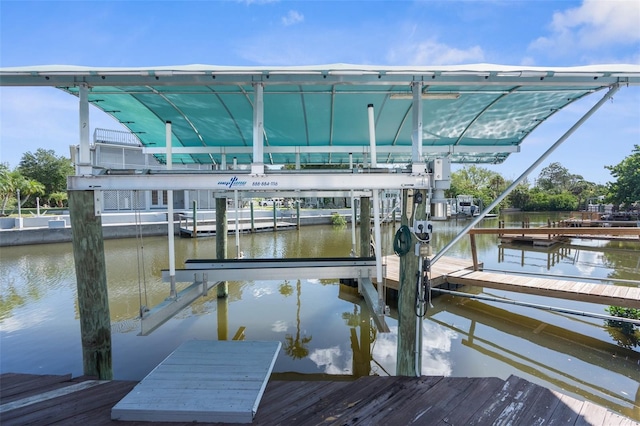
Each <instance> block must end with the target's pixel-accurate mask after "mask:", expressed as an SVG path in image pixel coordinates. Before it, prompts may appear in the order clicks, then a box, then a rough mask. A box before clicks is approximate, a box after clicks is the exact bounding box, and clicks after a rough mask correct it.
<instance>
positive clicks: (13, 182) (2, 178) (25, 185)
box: [0, 164, 44, 214]
mask: <svg viewBox="0 0 640 426" xmlns="http://www.w3.org/2000/svg"><path fill="white" fill-rule="evenodd" d="M18 191H20V200H18V199H17V197H18ZM43 193H44V185H42V184H41V183H40V182H38V181H37V180H35V179H28V178H26V177H24V176H23V175H22V174H21V173H20V171H19V170H17V169H16V170H13V171H10V170H9V168H8V167H7V166H6V165H5V164H3V165H2V166H0V198H1V199H2V212H1V214H5V211H6V209H7V205H8V204H9V200H11V199H15V200H16V203H20V206H22V205H24V204H25V203H26V202H27V201H28V200H29V198H30V197H31V196H37V195H42V194H43Z"/></svg>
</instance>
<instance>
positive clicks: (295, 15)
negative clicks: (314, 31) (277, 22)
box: [282, 10, 304, 27]
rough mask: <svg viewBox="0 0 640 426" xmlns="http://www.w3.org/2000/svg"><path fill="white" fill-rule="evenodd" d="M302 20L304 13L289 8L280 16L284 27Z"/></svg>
mask: <svg viewBox="0 0 640 426" xmlns="http://www.w3.org/2000/svg"><path fill="white" fill-rule="evenodd" d="M302 21H304V15H303V14H302V13H300V12H298V11H295V10H290V11H289V13H287V14H286V15H285V16H283V17H282V24H283V25H284V26H285V27H288V26H289V25H294V24H299V23H300V22H302Z"/></svg>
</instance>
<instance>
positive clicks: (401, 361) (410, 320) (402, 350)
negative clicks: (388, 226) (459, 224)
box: [396, 189, 428, 376]
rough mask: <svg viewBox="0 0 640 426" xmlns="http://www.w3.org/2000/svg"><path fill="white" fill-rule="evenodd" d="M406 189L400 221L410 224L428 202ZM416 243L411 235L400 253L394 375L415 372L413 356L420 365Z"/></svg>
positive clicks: (422, 214) (423, 213) (420, 217)
mask: <svg viewBox="0 0 640 426" xmlns="http://www.w3.org/2000/svg"><path fill="white" fill-rule="evenodd" d="M408 191H409V190H407V189H403V190H402V210H403V211H402V222H401V223H402V225H405V226H409V227H411V224H412V223H413V220H414V219H415V220H425V219H426V214H427V213H426V209H425V207H424V203H425V202H428V199H427V197H426V194H425V191H417V190H414V191H413V198H409V197H408ZM418 192H421V193H422V199H423V202H422V204H419V205H418V207H417V208H415V209H414V200H415V197H416V195H417V194H418ZM407 209H411V212H412V213H413V215H415V217H414V216H411V223H410V222H409V220H408V219H407V214H406V210H407ZM416 243H417V239H416V237H415V235H413V234H412V235H411V250H409V253H407V254H405V255H404V256H402V257H400V287H399V291H398V349H397V352H398V353H397V358H396V375H397V376H416V375H419V374H420V371H419V370H418V371H416V357H418V369H419V368H421V356H422V354H421V353H420V346H421V345H420V342H418V341H417V339H416V331H417V326H418V324H420V326H421V325H422V324H421V322H419V321H417V317H416V308H415V306H416V286H417V280H418V275H419V273H418V271H419V262H420V258H419V257H418V256H416V254H415V251H414V248H415V245H416Z"/></svg>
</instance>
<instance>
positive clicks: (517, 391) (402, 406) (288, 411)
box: [0, 375, 640, 426]
mask: <svg viewBox="0 0 640 426" xmlns="http://www.w3.org/2000/svg"><path fill="white" fill-rule="evenodd" d="M19 378H20V376H19V375H14V376H13V379H12V380H13V383H14V384H15V383H18V381H19ZM24 378H25V381H26V382H29V381H30V382H31V384H33V380H34V379H35V381H36V382H37V378H34V377H32V375H25V377H24ZM47 380H49V379H48V378H47V377H43V381H42V383H43V386H45V387H46V386H48V385H47V384H46V383H47ZM77 383H82V380H79V379H73V380H68V381H66V382H64V384H66V386H73V385H74V384H77ZM134 385H135V382H129V381H107V382H105V383H103V384H101V385H100V386H93V387H89V388H87V389H84V390H79V391H77V392H71V393H69V394H68V395H65V396H61V397H58V398H52V399H49V400H46V401H42V402H39V403H36V404H33V405H29V406H25V407H22V408H19V409H12V410H10V411H8V412H7V413H3V414H2V417H1V418H0V420H1V421H2V424H3V425H22V424H27V423H29V424H50V423H60V424H65V425H86V424H91V425H121V424H122V422H119V421H113V420H112V419H111V407H113V405H114V404H115V403H116V402H117V401H118V400H120V399H121V398H122V397H123V396H124V395H126V394H127V393H128V392H129V391H131V389H132V388H133V387H134ZM166 420H168V419H166ZM639 420H640V419H631V418H628V417H625V416H623V415H621V414H618V413H615V412H612V411H609V410H607V409H605V408H603V407H601V406H598V405H595V404H593V403H592V402H589V401H580V400H577V399H575V398H572V397H570V396H567V395H564V394H561V393H559V392H557V391H554V390H549V389H546V388H544V387H541V386H538V385H535V384H533V383H531V382H528V381H527V380H524V379H521V378H519V377H515V376H511V377H509V379H508V380H507V381H504V380H501V379H498V378H495V377H489V378H460V377H442V376H422V377H417V378H416V377H379V376H369V377H363V378H360V379H357V380H354V381H342V380H341V381H271V382H270V383H269V384H268V385H267V387H266V390H265V393H264V397H263V398H262V402H261V406H260V409H259V410H258V412H257V413H256V416H255V419H254V421H253V424H254V425H270V426H271V425H290V424H296V425H319V424H327V425H346V424H350V425H351V424H353V425H355V424H363V425H364V424H367V425H369V424H406V425H410V424H482V425H484V424H549V425H561V424H562V425H583V424H585V425H586V424H589V425H596V426H600V425H601V426H605V425H606V426H638V425H639V423H638V421H639ZM127 424H128V425H132V426H138V425H141V426H142V425H146V424H149V423H146V422H127ZM163 424H166V425H167V426H170V425H176V426H178V425H180V426H187V425H189V424H193V423H190V422H184V421H173V422H163ZM205 424H209V425H217V426H223V425H230V424H231V423H211V422H206V423H205Z"/></svg>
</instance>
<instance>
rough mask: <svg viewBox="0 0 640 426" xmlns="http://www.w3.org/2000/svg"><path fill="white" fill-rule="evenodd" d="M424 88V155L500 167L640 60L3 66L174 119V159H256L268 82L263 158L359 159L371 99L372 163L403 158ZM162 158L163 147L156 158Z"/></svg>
mask: <svg viewBox="0 0 640 426" xmlns="http://www.w3.org/2000/svg"><path fill="white" fill-rule="evenodd" d="M414 82H421V84H422V94H423V95H422V103H423V104H422V109H423V110H422V117H421V118H422V125H423V128H422V129H423V134H422V139H423V156H424V159H425V160H430V159H433V158H439V157H445V156H449V157H450V158H451V161H452V162H454V163H455V162H457V163H500V162H502V161H504V160H505V158H507V156H508V155H509V154H510V153H512V152H516V151H517V150H518V146H519V145H520V144H521V143H522V142H523V140H524V139H525V138H526V137H527V135H529V134H530V133H531V132H532V131H533V130H535V128H536V127H537V126H538V125H540V124H541V123H542V122H543V121H544V120H546V119H547V118H549V117H551V116H552V115H553V114H555V113H556V112H557V111H559V110H561V109H562V108H564V107H566V106H567V105H569V104H571V103H572V102H574V101H576V100H578V99H580V98H583V97H584V96H587V95H589V94H591V93H593V92H597V91H600V90H602V89H606V88H609V87H611V86H613V85H616V84H622V85H627V84H636V85H637V84H640V66H636V65H594V66H589V67H572V68H536V67H508V66H500V65H484V64H481V65H468V66H451V67H444V66H441V67H376V66H361V65H346V64H335V65H319V66H305V67H225V66H208V65H189V66H175V67H155V68H88V67H76V66H42V67H21V68H3V69H0V85H3V86H52V87H57V88H59V89H62V90H64V91H66V92H68V93H70V94H73V95H76V96H77V95H78V92H79V88H78V87H79V85H80V84H83V83H84V84H87V85H88V86H89V102H91V103H92V104H93V105H94V106H95V107H97V108H100V109H102V110H103V111H105V112H106V113H107V114H109V115H111V116H112V117H114V118H115V119H116V120H117V121H119V122H120V123H122V124H123V125H124V126H125V127H127V128H128V129H130V131H131V132H133V133H135V134H136V135H137V136H138V138H139V139H140V142H141V143H142V144H143V145H144V146H147V147H155V148H162V147H164V146H165V122H166V121H170V122H171V123H172V146H173V147H174V148H180V147H191V148H194V149H193V150H192V152H191V153H184V152H181V151H180V150H176V154H174V157H173V158H174V160H173V161H174V162H182V163H220V162H221V161H222V159H221V156H222V154H223V153H224V154H225V155H226V156H227V159H228V161H230V158H231V157H235V158H236V159H237V161H238V163H240V164H243V163H244V164H248V163H251V162H252V161H254V159H253V158H252V144H253V103H254V99H255V97H254V91H255V84H257V83H261V84H262V85H263V87H264V137H263V143H264V158H263V159H262V160H260V159H256V161H257V162H260V161H262V162H264V163H265V164H291V163H294V162H295V156H296V154H297V155H299V156H300V157H299V158H300V161H301V163H302V164H309V165H325V164H346V163H348V162H349V154H352V155H353V161H355V162H362V161H363V157H364V156H366V155H369V154H368V150H369V144H370V142H369V123H368V112H367V106H368V105H369V104H372V105H373V106H374V117H375V133H376V147H377V149H376V150H377V162H378V163H379V164H398V163H409V162H410V161H411V146H412V138H411V136H412V130H413V118H412V105H413V102H412V97H411V95H412V91H411V90H412V89H411V87H412V86H411V85H412V83H414ZM157 155H158V157H159V158H160V159H161V160H163V158H164V157H163V154H157Z"/></svg>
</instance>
